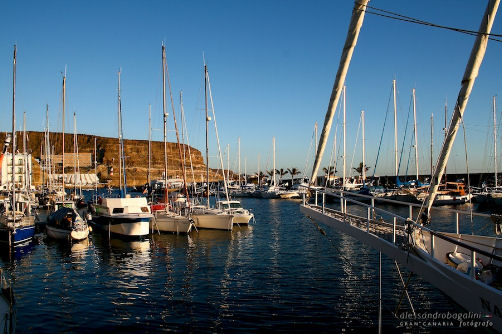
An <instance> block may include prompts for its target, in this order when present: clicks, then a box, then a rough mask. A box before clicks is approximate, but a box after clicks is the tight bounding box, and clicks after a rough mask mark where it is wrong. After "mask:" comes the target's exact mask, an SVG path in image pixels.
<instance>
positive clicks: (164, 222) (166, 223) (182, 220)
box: [150, 211, 193, 233]
mask: <svg viewBox="0 0 502 334" xmlns="http://www.w3.org/2000/svg"><path fill="white" fill-rule="evenodd" d="M192 226H193V225H192V222H191V220H190V218H188V217H185V216H179V215H176V214H173V213H170V212H158V211H157V212H155V213H154V216H153V219H152V220H150V230H151V231H152V232H154V231H159V232H170V233H190V231H191V230H192Z"/></svg>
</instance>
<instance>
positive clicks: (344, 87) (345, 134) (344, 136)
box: [342, 86, 347, 190]
mask: <svg viewBox="0 0 502 334" xmlns="http://www.w3.org/2000/svg"><path fill="white" fill-rule="evenodd" d="M346 90H347V87H346V86H343V174H342V177H343V178H342V190H345V168H346V166H345V158H346V156H347V155H346V151H345V150H346V146H345V142H346V137H347V132H346V131H345V102H346V99H345V92H346Z"/></svg>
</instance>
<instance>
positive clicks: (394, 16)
mask: <svg viewBox="0 0 502 334" xmlns="http://www.w3.org/2000/svg"><path fill="white" fill-rule="evenodd" d="M366 8H369V9H373V10H374V11H368V9H366V10H364V12H366V13H367V14H372V15H376V16H381V17H385V18H388V19H392V20H397V21H403V22H408V23H414V24H420V25H425V26H428V27H433V28H439V29H445V30H450V31H455V32H459V33H462V34H466V35H471V36H478V35H484V36H489V37H488V39H490V40H492V41H495V42H502V39H499V38H495V37H502V35H501V34H493V33H489V34H487V33H480V32H478V31H475V30H468V29H463V28H455V27H449V26H445V25H441V24H435V23H432V22H427V21H424V20H420V19H417V18H413V17H410V16H405V15H402V14H398V13H395V12H391V11H388V10H384V9H380V8H376V7H372V6H369V5H366ZM361 11H362V10H361ZM379 12H380V13H379Z"/></svg>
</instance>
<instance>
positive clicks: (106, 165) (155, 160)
mask: <svg viewBox="0 0 502 334" xmlns="http://www.w3.org/2000/svg"><path fill="white" fill-rule="evenodd" d="M26 133H27V137H28V139H27V151H28V152H29V153H31V154H32V166H33V167H32V169H33V179H34V180H33V182H34V184H35V185H37V184H40V183H41V180H42V177H41V172H40V165H39V163H38V162H37V160H38V161H39V160H40V157H41V154H43V152H42V149H43V150H44V151H45V148H44V147H43V146H44V133H43V132H38V131H27V132H26ZM5 135H6V134H5V133H0V143H3V142H4V140H5ZM16 137H17V138H16V140H17V148H18V150H19V151H21V152H22V151H23V137H22V133H17V136H16ZM94 139H96V151H97V154H96V155H97V159H96V160H97V173H98V177H99V178H100V182H102V183H108V184H110V185H112V186H118V184H119V165H118V160H119V154H118V152H119V143H118V139H117V138H109V137H99V136H93V135H85V134H78V135H77V142H78V152H79V153H91V156H92V158H91V160H92V161H94ZM64 142H65V154H66V153H73V151H74V150H73V134H65V137H64ZM50 144H51V147H52V148H53V153H54V154H56V155H60V154H61V152H62V136H61V133H51V134H50ZM151 144H152V157H151V179H152V180H155V179H161V178H162V175H163V172H164V143H163V142H156V141H155V142H154V141H152V143H151ZM9 150H10V148H9ZM183 150H184V151H185V168H186V174H187V181H188V182H192V173H191V169H190V157H189V154H188V145H181V151H182V154H183ZM124 151H125V156H126V176H127V185H129V186H137V185H143V184H145V183H146V182H147V177H148V141H147V140H128V139H125V140H124ZM190 153H191V156H192V165H193V169H194V174H195V181H197V182H201V180H203V179H204V180H205V175H206V165H205V164H204V160H203V157H202V155H201V152H200V151H199V150H197V149H195V148H193V147H190ZM167 160H168V177H169V178H182V176H183V172H182V159H180V154H179V149H178V144H176V143H167ZM80 171H81V173H94V165H92V167H88V168H80ZM56 173H61V168H60V167H59V168H57V167H56ZM65 173H73V164H71V165H68V164H65ZM220 179H221V171H220V173H219V174H216V171H215V170H210V181H214V180H220Z"/></svg>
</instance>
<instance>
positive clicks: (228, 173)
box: [227, 144, 230, 182]
mask: <svg viewBox="0 0 502 334" xmlns="http://www.w3.org/2000/svg"><path fill="white" fill-rule="evenodd" d="M227 180H228V181H229V182H230V144H227Z"/></svg>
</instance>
